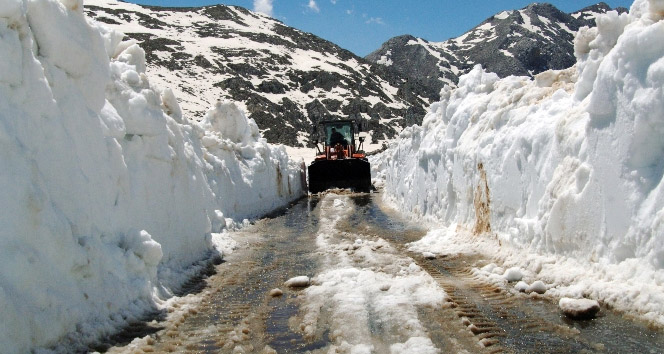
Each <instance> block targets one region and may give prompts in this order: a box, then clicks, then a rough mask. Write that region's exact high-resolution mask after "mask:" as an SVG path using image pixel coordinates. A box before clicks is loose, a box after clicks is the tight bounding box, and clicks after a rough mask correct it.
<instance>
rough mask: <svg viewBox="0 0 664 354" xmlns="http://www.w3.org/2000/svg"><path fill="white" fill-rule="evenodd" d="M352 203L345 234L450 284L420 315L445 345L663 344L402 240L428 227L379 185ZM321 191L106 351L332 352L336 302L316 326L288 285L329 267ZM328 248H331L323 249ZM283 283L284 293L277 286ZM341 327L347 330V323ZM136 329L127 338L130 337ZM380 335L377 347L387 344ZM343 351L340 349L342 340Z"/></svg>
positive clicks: (511, 348)
mask: <svg viewBox="0 0 664 354" xmlns="http://www.w3.org/2000/svg"><path fill="white" fill-rule="evenodd" d="M349 198H350V201H351V202H352V205H350V207H352V209H353V211H352V213H351V214H350V216H349V217H346V218H344V219H342V220H340V221H339V222H338V223H337V224H336V226H335V228H336V229H337V230H338V231H339V232H340V234H342V235H344V236H343V237H346V238H349V239H354V238H372V239H378V238H380V239H383V240H385V241H387V242H389V244H390V245H392V246H393V247H394V249H395V250H396V252H398V253H400V256H402V257H410V258H412V260H413V261H414V263H416V264H417V265H418V266H419V267H421V268H422V269H424V270H426V272H427V273H429V274H430V275H431V277H432V278H433V279H434V280H435V281H436V282H437V284H438V285H439V286H440V288H442V289H443V290H444V291H445V292H446V293H447V296H446V299H445V301H444V302H443V303H442V305H441V306H438V307H430V306H418V307H417V310H416V312H417V316H418V317H419V320H420V322H421V323H422V324H423V325H424V327H425V332H426V334H427V335H428V336H429V338H430V339H431V342H432V343H433V344H434V345H435V347H436V348H438V349H439V350H440V352H470V353H474V352H477V353H493V352H507V353H533V352H543V353H560V352H588V353H594V352H597V353H614V352H623V353H631V352H639V353H661V352H662V350H663V349H662V348H664V336H663V335H662V333H661V332H658V331H655V330H651V329H649V328H647V327H646V326H645V325H642V324H640V323H638V322H633V321H629V320H626V319H624V318H622V317H621V316H620V315H618V314H615V313H612V312H611V311H605V310H603V311H602V312H600V314H601V315H600V316H599V317H598V318H596V319H594V320H590V321H581V322H577V321H574V322H572V321H569V320H567V319H566V318H565V317H564V315H562V314H561V313H560V311H559V309H558V307H557V304H556V303H553V302H552V301H551V300H549V299H546V298H544V297H542V296H529V295H524V294H521V293H516V292H513V291H512V290H510V289H505V288H501V287H498V286H496V285H493V284H490V283H489V282H486V281H484V280H483V279H481V278H479V277H477V276H475V275H474V273H473V272H472V269H473V268H479V267H482V266H483V265H485V264H488V263H490V262H491V260H486V259H483V258H482V257H447V258H445V257H442V258H438V259H425V258H424V257H422V256H420V255H418V254H414V253H410V252H408V251H407V250H406V247H405V245H406V244H407V243H408V242H411V241H415V240H418V239H419V238H421V237H422V236H423V235H424V234H425V232H426V231H425V230H423V229H420V228H418V227H417V226H415V225H412V224H409V223H408V222H405V221H402V220H400V218H399V217H398V215H396V214H395V213H393V212H391V211H390V210H389V209H386V208H384V207H381V205H380V202H379V199H380V195H379V194H364V195H351V196H349ZM328 212H329V211H328V210H323V211H321V199H320V198H319V197H310V198H308V199H304V200H301V201H300V202H298V203H296V204H294V205H292V206H291V207H290V208H289V209H288V210H286V211H283V212H281V213H277V214H275V215H272V216H271V217H268V218H265V219H262V220H259V221H257V222H255V223H254V224H253V225H251V226H248V227H246V228H244V229H243V230H241V231H238V232H236V233H235V234H234V238H235V239H236V240H237V241H238V249H237V250H236V251H235V252H234V253H232V254H231V255H229V256H228V257H225V258H224V260H223V262H217V263H218V264H216V265H212V267H213V268H214V269H211V270H210V271H209V274H211V275H210V276H209V277H207V278H206V281H205V282H200V281H199V282H197V284H202V285H201V286H202V287H201V289H198V290H197V291H200V294H199V295H197V297H196V298H195V299H196V303H195V304H188V305H178V303H177V302H176V305H175V306H177V307H179V308H174V309H170V310H169V311H173V312H174V313H179V314H181V315H177V316H169V318H168V319H165V316H163V315H161V316H158V318H152V319H149V321H146V322H145V323H137V324H135V325H132V326H130V327H129V328H128V329H127V330H126V331H125V332H123V333H121V334H119V335H118V336H119V337H120V338H122V340H118V341H116V342H114V343H110V345H117V346H116V347H113V348H111V349H110V350H109V352H132V353H134V352H135V353H141V352H157V353H161V352H188V353H230V352H235V353H275V352H276V353H300V352H314V353H316V352H320V353H327V352H328V350H329V349H330V348H336V347H334V346H333V344H334V343H335V341H337V342H338V341H339V338H338V337H339V336H340V334H339V333H337V332H339V331H336V332H335V331H332V332H335V333H332V332H331V331H330V328H331V324H330V323H331V322H333V319H331V318H330V316H333V315H332V312H331V310H330V309H327V308H325V307H323V308H321V314H320V315H319V317H318V323H317V328H316V330H315V331H314V332H313V333H306V330H305V328H304V325H303V316H304V315H303V311H304V309H303V306H304V305H303V300H302V299H303V298H304V297H305V292H306V290H305V289H303V288H288V287H286V286H285V285H284V282H285V281H286V280H288V279H289V278H291V277H295V276H301V275H306V276H309V277H314V276H316V275H317V274H320V273H321V272H323V271H324V269H323V267H326V264H327V263H329V262H326V261H325V257H326V256H324V255H323V252H321V250H320V248H319V246H317V242H316V237H317V235H318V234H319V233H320V232H321V231H320V223H321V213H328ZM327 257H329V255H328V256H327ZM276 288H279V289H280V290H282V291H283V295H281V296H271V294H270V291H271V290H273V289H276ZM367 313H368V314H369V317H368V319H367V327H368V331H369V333H370V335H371V336H373V337H377V338H378V337H380V336H382V335H385V336H395V335H394V333H398V331H397V332H394V331H392V330H390V328H389V327H390V326H389V324H386V323H384V322H382V321H380V320H379V319H376V318H374V317H372V315H371V309H368V311H367ZM342 332H343V331H342ZM132 336H133V337H137V338H140V339H136V340H134V342H133V343H131V344H124V345H120V344H119V343H123V342H124V343H127V342H129V340H130V339H131V337H132ZM386 343H387V344H385V345H383V344H381V343H379V341H378V342H377V341H376V340H374V344H375V345H374V347H373V349H374V352H376V353H379V352H383V351H386V350H388V349H389V345H388V344H389V340H387V339H386ZM336 349H337V351H338V352H344V350H342V349H339V348H336Z"/></svg>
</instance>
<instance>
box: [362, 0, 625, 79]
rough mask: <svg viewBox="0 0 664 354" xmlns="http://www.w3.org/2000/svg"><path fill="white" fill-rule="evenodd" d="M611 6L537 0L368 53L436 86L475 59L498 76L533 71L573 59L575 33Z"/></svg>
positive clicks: (566, 64)
mask: <svg viewBox="0 0 664 354" xmlns="http://www.w3.org/2000/svg"><path fill="white" fill-rule="evenodd" d="M609 10H611V8H610V7H609V6H608V5H607V4H605V3H599V4H597V5H593V6H590V7H587V8H584V9H582V10H580V11H577V12H574V13H571V14H567V13H564V12H562V11H560V10H558V9H557V8H556V7H554V6H553V5H551V4H546V3H535V4H531V5H529V6H527V7H525V8H523V9H521V10H514V11H503V12H501V13H498V14H496V15H494V16H491V17H490V18H488V19H486V20H485V21H484V22H482V23H481V24H480V25H479V26H477V27H475V28H473V29H472V30H470V31H468V32H466V33H465V34H464V35H462V36H460V37H457V38H453V39H449V40H447V41H444V42H428V41H426V40H424V39H422V38H416V37H413V36H409V35H405V36H399V37H394V38H392V39H390V40H388V41H387V42H385V43H384V44H383V45H382V47H381V48H380V49H378V50H376V51H375V52H373V53H371V54H369V55H368V56H367V57H366V59H368V60H370V61H372V62H374V63H378V64H383V65H386V66H390V67H391V68H393V69H395V70H396V71H398V72H400V73H402V74H404V75H406V76H407V77H409V78H411V79H412V80H415V81H418V82H421V83H423V84H424V85H426V86H428V87H430V88H433V89H434V90H439V89H440V88H442V87H443V86H444V85H447V84H456V83H457V82H458V80H459V76H460V75H462V74H465V73H468V72H469V71H470V70H471V69H472V68H473V66H475V65H476V64H482V66H483V67H484V68H485V69H487V71H491V72H495V73H496V74H498V75H499V76H500V77H505V76H509V75H527V76H532V75H535V74H538V73H540V72H543V71H546V70H549V69H564V68H568V67H570V66H572V65H574V63H575V62H576V59H575V58H574V43H573V42H574V34H575V33H576V31H578V29H579V28H581V27H583V26H589V27H594V26H595V17H596V16H597V14H600V13H605V12H607V11H609ZM616 10H617V11H618V12H626V11H627V9H625V8H617V9H616Z"/></svg>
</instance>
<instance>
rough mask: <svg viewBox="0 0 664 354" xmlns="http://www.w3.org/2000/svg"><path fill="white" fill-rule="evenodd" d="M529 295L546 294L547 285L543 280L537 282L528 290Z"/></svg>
mask: <svg viewBox="0 0 664 354" xmlns="http://www.w3.org/2000/svg"><path fill="white" fill-rule="evenodd" d="M526 292H527V293H538V294H544V293H545V292H546V284H544V282H542V281H541V280H536V281H535V282H533V283H532V284H530V286H529V287H528V289H526Z"/></svg>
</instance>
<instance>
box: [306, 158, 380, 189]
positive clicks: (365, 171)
mask: <svg viewBox="0 0 664 354" xmlns="http://www.w3.org/2000/svg"><path fill="white" fill-rule="evenodd" d="M308 172H309V192H311V193H319V192H322V191H325V190H328V189H333V188H341V189H347V188H349V189H351V190H353V191H356V192H369V191H371V169H370V167H369V161H367V160H366V159H341V160H316V161H314V162H312V163H311V165H309V168H308Z"/></svg>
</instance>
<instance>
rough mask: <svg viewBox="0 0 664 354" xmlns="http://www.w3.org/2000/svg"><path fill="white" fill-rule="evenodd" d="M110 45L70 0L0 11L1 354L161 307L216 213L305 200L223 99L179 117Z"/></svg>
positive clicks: (292, 174)
mask: <svg viewBox="0 0 664 354" xmlns="http://www.w3.org/2000/svg"><path fill="white" fill-rule="evenodd" d="M122 38H123V35H122V34H120V33H118V32H115V31H111V30H109V29H106V28H104V27H102V26H101V25H99V24H96V23H90V22H89V21H88V20H87V19H86V18H85V16H84V14H83V8H82V3H81V1H76V0H68V1H64V0H63V1H55V0H37V1H19V0H12V1H4V2H2V3H1V4H0V52H1V53H2V60H0V155H1V158H0V205H1V206H2V212H0V225H2V228H1V229H0V267H1V269H2V272H1V273H0V308H1V309H2V310H1V315H2V321H1V324H0V343H2V345H3V352H8V353H15V352H27V351H29V350H30V349H33V348H35V347H48V346H52V345H56V343H58V342H60V341H62V340H63V339H64V338H65V336H67V335H70V336H69V340H70V341H71V342H72V344H76V342H77V341H81V342H85V341H87V340H89V339H91V338H95V337H98V336H99V335H103V334H104V333H108V331H110V330H112V329H113V328H115V327H116V326H117V325H121V324H123V323H124V322H125V321H126V320H127V319H131V317H132V316H135V315H137V314H140V313H142V312H144V311H146V310H149V309H152V308H154V307H158V305H159V302H160V299H163V298H165V297H167V296H169V295H170V294H171V292H172V291H173V290H174V289H176V288H177V286H178V284H179V283H181V281H182V280H183V279H182V277H183V276H185V275H186V273H187V271H188V270H189V269H191V268H190V267H191V266H192V264H195V262H197V261H198V260H200V259H202V258H204V257H205V256H206V255H207V254H209V253H210V252H212V250H213V248H212V244H211V240H210V238H211V233H212V232H219V230H220V229H221V228H223V227H224V225H225V224H226V220H227V218H230V219H238V220H241V219H243V218H251V217H256V216H259V215H261V214H262V213H264V212H267V211H269V210H271V209H274V208H276V207H277V206H281V205H283V204H285V203H287V202H289V201H291V200H293V199H295V198H297V197H298V196H300V195H301V193H302V190H303V186H302V184H301V176H300V168H299V166H297V165H294V164H293V163H292V162H290V161H289V159H288V157H287V155H286V152H285V150H284V149H283V148H277V147H272V146H270V145H268V144H267V143H266V142H265V140H264V139H262V138H260V136H259V135H258V129H257V127H256V125H255V123H254V122H253V121H252V120H248V119H247V118H246V117H245V116H244V114H243V113H242V112H240V111H239V110H238V109H237V107H236V106H235V105H234V104H232V103H218V104H217V105H216V106H215V107H213V108H212V110H210V112H209V113H208V115H207V116H206V118H205V121H204V123H203V124H201V125H199V124H195V123H190V122H189V121H188V120H187V119H186V117H182V113H181V110H180V108H179V106H178V103H177V100H176V99H175V97H174V96H173V93H172V92H171V91H170V90H168V89H166V90H159V89H156V88H153V87H151V86H150V83H149V80H148V78H147V77H146V76H145V74H144V70H145V54H144V52H143V50H141V49H140V48H139V47H138V46H137V45H136V44H135V43H133V42H126V41H122ZM76 332H78V333H77V334H76Z"/></svg>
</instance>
